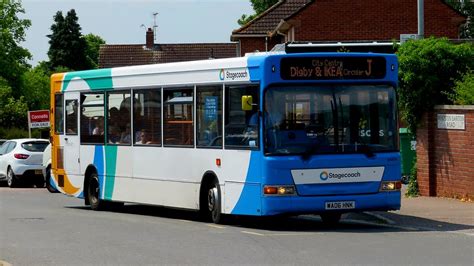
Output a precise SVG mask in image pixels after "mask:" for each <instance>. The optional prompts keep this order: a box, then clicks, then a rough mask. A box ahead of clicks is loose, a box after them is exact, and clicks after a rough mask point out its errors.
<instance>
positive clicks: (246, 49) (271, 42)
mask: <svg viewBox="0 0 474 266" xmlns="http://www.w3.org/2000/svg"><path fill="white" fill-rule="evenodd" d="M280 39H281V38H279V37H276V38H268V40H267V47H268V51H270V50H271V49H272V48H273V47H274V46H275V45H277V44H279V43H281V41H280ZM257 50H258V51H259V52H266V50H265V38H241V39H240V56H244V55H245V54H246V53H253V52H255V51H257Z"/></svg>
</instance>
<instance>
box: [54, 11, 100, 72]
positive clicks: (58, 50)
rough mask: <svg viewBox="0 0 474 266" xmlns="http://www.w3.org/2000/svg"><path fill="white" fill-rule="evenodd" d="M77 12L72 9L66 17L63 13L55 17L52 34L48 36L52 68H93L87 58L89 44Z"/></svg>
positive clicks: (58, 13)
mask: <svg viewBox="0 0 474 266" xmlns="http://www.w3.org/2000/svg"><path fill="white" fill-rule="evenodd" d="M78 20H79V19H78V17H77V14H76V11H75V10H74V9H71V10H70V11H69V12H68V13H67V15H66V17H63V14H62V12H61V11H58V12H57V13H56V15H55V16H54V23H53V25H51V31H52V34H50V35H48V38H49V39H50V40H49V44H50V47H49V51H48V56H49V60H50V65H51V67H52V68H53V69H54V68H57V67H60V66H63V67H67V68H69V69H72V70H84V69H89V68H91V65H90V62H89V61H88V59H87V56H86V48H87V43H86V40H85V39H84V38H83V36H82V34H81V26H80V25H79V23H78Z"/></svg>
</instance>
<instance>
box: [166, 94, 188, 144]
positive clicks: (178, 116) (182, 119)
mask: <svg viewBox="0 0 474 266" xmlns="http://www.w3.org/2000/svg"><path fill="white" fill-rule="evenodd" d="M193 107H194V104H193V88H189V87H188V88H179V89H164V90H163V115H164V117H163V137H164V143H163V144H164V145H167V146H193V145H194V126H193V124H194V114H193Z"/></svg>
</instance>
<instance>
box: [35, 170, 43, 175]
mask: <svg viewBox="0 0 474 266" xmlns="http://www.w3.org/2000/svg"><path fill="white" fill-rule="evenodd" d="M42 174H43V171H41V170H35V175H42Z"/></svg>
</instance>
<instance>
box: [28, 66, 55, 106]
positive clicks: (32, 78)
mask: <svg viewBox="0 0 474 266" xmlns="http://www.w3.org/2000/svg"><path fill="white" fill-rule="evenodd" d="M43 68H44V67H43V66H42V65H38V66H36V67H35V68H33V69H30V70H28V71H27V72H25V73H24V74H23V75H22V92H23V95H25V96H28V97H26V98H25V101H26V103H27V105H28V108H29V110H42V109H49V105H50V101H49V91H50V88H49V76H50V75H49V73H48V72H45V70H44V69H43Z"/></svg>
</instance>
